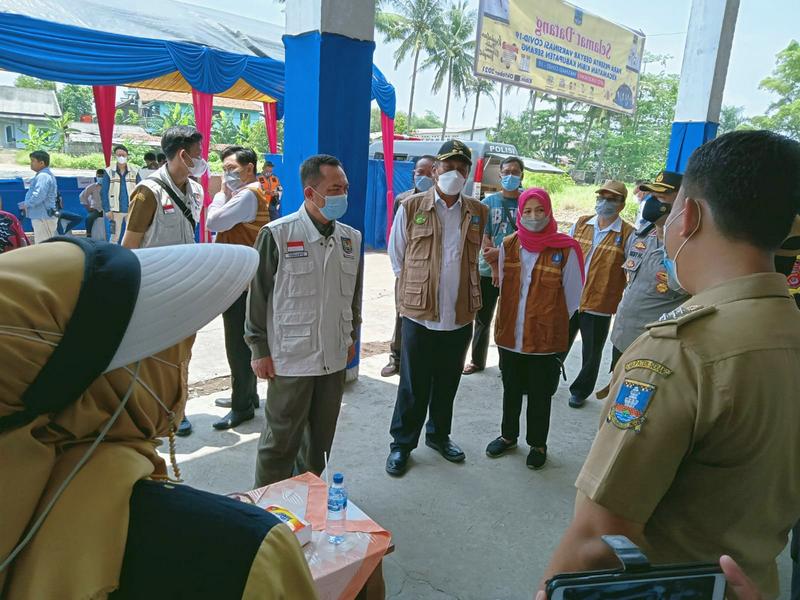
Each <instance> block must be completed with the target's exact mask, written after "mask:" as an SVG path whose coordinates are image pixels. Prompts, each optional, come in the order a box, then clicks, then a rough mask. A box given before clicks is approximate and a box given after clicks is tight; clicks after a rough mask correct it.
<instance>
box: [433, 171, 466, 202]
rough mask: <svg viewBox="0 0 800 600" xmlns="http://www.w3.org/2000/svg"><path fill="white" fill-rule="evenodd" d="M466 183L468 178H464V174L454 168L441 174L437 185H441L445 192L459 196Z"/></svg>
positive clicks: (440, 187)
mask: <svg viewBox="0 0 800 600" xmlns="http://www.w3.org/2000/svg"><path fill="white" fill-rule="evenodd" d="M466 183H467V180H466V179H465V178H464V176H463V175H462V174H461V173H459V172H458V171H456V170H455V169H454V170H452V171H447V172H446V173H442V174H441V175H439V179H438V181H437V182H436V185H438V186H439V189H440V190H441V191H442V193H443V194H447V195H448V196H457V195H458V194H460V193H461V190H463V189H464V185H465V184H466Z"/></svg>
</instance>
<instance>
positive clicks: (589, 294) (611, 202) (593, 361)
mask: <svg viewBox="0 0 800 600" xmlns="http://www.w3.org/2000/svg"><path fill="white" fill-rule="evenodd" d="M627 196H628V189H627V188H626V187H625V185H624V184H623V183H622V182H621V181H611V180H609V181H606V182H605V183H604V184H603V185H602V187H600V189H598V190H597V203H596V206H595V212H596V214H595V215H594V216H591V215H586V216H583V217H581V218H580V219H578V222H577V223H575V225H573V226H572V229H571V230H570V235H571V236H572V237H574V238H575V239H576V240H578V242H579V243H580V245H581V248H582V249H583V256H584V258H585V265H584V267H585V273H586V283H585V285H584V287H583V295H582V296H581V305H580V308H579V309H578V312H577V313H575V314H574V315H573V316H572V318H571V319H570V322H569V347H570V348H572V343H573V342H574V341H575V336H576V335H577V334H578V331H580V332H581V341H582V343H583V357H582V358H583V361H582V365H581V372H580V373H579V374H578V376H577V377H576V378H575V381H573V382H572V385H571V386H570V388H569V391H570V394H571V396H570V399H569V405H570V406H571V407H572V408H580V407H581V406H583V405H584V403H585V402H586V398H588V397H589V396H590V395H591V394H592V392H593V391H594V384H595V383H597V374H598V373H599V371H600V362H601V360H602V358H603V346H604V345H605V343H606V338H607V337H608V330H609V327H610V325H611V315H613V314H614V313H615V312H617V305H618V304H619V301H620V299H622V291H623V290H624V289H625V272H624V271H623V270H622V263H623V262H624V261H625V256H626V255H627V253H628V250H630V245H631V244H632V243H633V241H634V237H635V236H634V235H633V233H634V231H633V227H632V226H631V225H629V224H628V223H626V222H625V221H623V220H622V218H621V217H620V216H619V214H620V212H622V209H623V208H624V207H625V199H626V198H627ZM567 354H569V350H567ZM564 356H565V358H566V355H564Z"/></svg>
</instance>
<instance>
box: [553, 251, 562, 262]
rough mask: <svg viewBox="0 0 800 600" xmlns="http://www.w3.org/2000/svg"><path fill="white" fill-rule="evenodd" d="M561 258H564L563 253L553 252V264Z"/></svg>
mask: <svg viewBox="0 0 800 600" xmlns="http://www.w3.org/2000/svg"><path fill="white" fill-rule="evenodd" d="M562 260H564V255H563V254H562V253H561V252H555V253H553V262H554V263H555V264H559V263H560V262H561V261H562Z"/></svg>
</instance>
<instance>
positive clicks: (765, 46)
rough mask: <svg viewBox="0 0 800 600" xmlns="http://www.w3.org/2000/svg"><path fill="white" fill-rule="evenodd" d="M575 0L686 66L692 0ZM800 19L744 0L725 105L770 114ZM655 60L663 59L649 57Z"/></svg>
mask: <svg viewBox="0 0 800 600" xmlns="http://www.w3.org/2000/svg"><path fill="white" fill-rule="evenodd" d="M184 1H186V2H188V3H191V4H197V5H201V6H206V7H209V8H218V7H219V0H184ZM288 1H289V2H291V1H292V0H288ZM469 3H470V5H471V6H472V8H474V9H476V10H477V8H478V0H469ZM574 3H575V4H577V5H578V6H579V7H581V8H582V9H584V10H586V11H588V12H592V13H594V14H596V15H598V16H601V17H603V18H606V19H609V20H611V21H614V22H616V23H619V24H621V25H625V26H627V27H630V28H631V29H638V30H641V31H643V32H644V33H645V34H646V35H647V42H646V45H645V50H646V51H648V52H652V53H654V54H660V55H665V54H666V55H670V56H672V58H671V59H670V60H669V61H668V62H667V71H668V72H673V73H679V72H680V69H681V62H682V59H683V47H684V43H685V41H686V29H687V26H688V22H689V12H690V8H691V0H670V1H669V2H668V3H667V2H652V1H650V0H575V2H574ZM254 9H255V11H256V14H257V17H256V18H258V19H260V20H265V21H271V22H273V23H276V24H280V25H282V24H283V23H284V13H283V11H284V9H285V7H284V5H282V4H279V3H277V2H275V1H274V0H255V1H254V2H247V3H244V4H235V3H228V4H226V5H225V10H227V11H229V12H233V13H237V14H241V15H244V16H249V17H253V14H254V13H253V11H254ZM389 9H390V7H389ZM798 22H800V2H798V1H797V0H741V2H740V6H739V16H738V19H737V25H736V32H735V35H734V40H733V49H732V52H731V61H730V66H729V68H728V77H727V82H726V85H725V93H724V97H723V105H733V106H742V107H744V109H745V114H746V115H757V114H763V112H764V111H765V110H766V109H767V107H768V106H769V104H770V102H771V101H773V100H774V97H773V96H771V95H770V94H768V93H766V92H764V91H762V90H759V89H758V84H759V82H760V81H761V80H762V79H763V78H764V77H766V76H768V75H769V74H770V73H771V72H772V70H773V68H774V66H775V55H776V54H777V52H778V51H780V50H782V49H783V48H785V47H786V46H787V45H788V44H789V42H790V41H791V40H792V39H793V38H795V39H797V38H800V30H798V28H797V23H798ZM375 41H376V49H375V57H374V61H375V64H376V65H378V67H379V68H380V69H381V71H383V73H384V74H385V75H386V77H387V78H388V79H389V81H390V82H392V83H393V84H394V85H395V88H396V91H397V106H398V110H402V111H406V110H407V109H408V100H409V90H410V81H411V61H410V60H407V61H406V62H405V63H402V64H400V65H399V66H398V67H397V68H396V69H395V66H394V62H395V61H394V57H393V54H394V51H395V50H396V48H397V44H386V43H385V42H383V40H382V37H381V36H380V34H377V37H376V40H375ZM648 68H656V67H655V65H648ZM658 68H660V67H658ZM13 80H14V76H13V75H12V74H10V73H1V72H0V84H3V85H9V84H11V83H13ZM432 83H433V72H432V71H428V72H424V71H423V72H422V73H420V74H419V75H418V77H417V88H416V93H415V98H414V112H415V113H417V114H422V113H424V112H425V110H432V111H434V112H435V113H437V114H438V115H440V116H441V115H443V113H444V104H445V96H444V93H440V94H438V95H434V94H432V93H431V92H430V88H431V84H432ZM517 90H519V91H517ZM527 99H528V94H527V90H525V89H519V88H515V89H514V90H512V91H511V92H510V94H509V95H507V96H506V97H505V98H504V100H503V112H504V113H506V112H507V113H510V114H512V115H516V114H518V113H519V112H520V111H521V110H523V109H524V108H525V105H526V103H527ZM473 102H474V99H469V100H465V99H456V100H455V101H454V103H453V104H452V106H451V111H450V118H449V125H452V126H459V125H469V124H470V123H471V120H472V111H473V108H474V104H473ZM497 116H498V111H497V107H496V106H493V105H492V104H491V102H490V101H488V100H486V99H485V98H484V99H481V106H480V109H479V112H478V119H477V121H478V125H479V126H494V125H496V124H497Z"/></svg>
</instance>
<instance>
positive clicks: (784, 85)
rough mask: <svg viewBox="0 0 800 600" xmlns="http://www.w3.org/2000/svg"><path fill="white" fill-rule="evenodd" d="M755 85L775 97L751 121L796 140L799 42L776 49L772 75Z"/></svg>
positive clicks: (799, 101) (798, 128)
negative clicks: (762, 113)
mask: <svg viewBox="0 0 800 600" xmlns="http://www.w3.org/2000/svg"><path fill="white" fill-rule="evenodd" d="M759 87H760V88H761V89H762V90H767V91H768V92H772V93H773V94H775V95H777V96H778V99H777V100H776V101H775V102H773V103H772V104H770V106H769V108H768V109H767V114H766V115H763V116H760V117H754V118H753V124H754V125H755V126H756V127H762V128H765V129H772V130H773V131H777V132H779V133H782V134H784V135H787V136H789V137H792V138H794V139H796V140H800V43H798V42H797V41H796V40H792V41H791V42H790V43H789V45H788V46H787V47H786V48H784V49H783V50H781V51H780V52H778V55H777V57H776V64H775V69H774V70H773V71H772V75H771V76H770V77H767V78H766V79H764V80H763V81H762V82H761V84H760V86H759Z"/></svg>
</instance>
